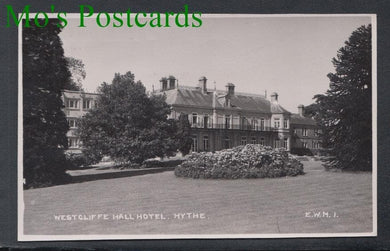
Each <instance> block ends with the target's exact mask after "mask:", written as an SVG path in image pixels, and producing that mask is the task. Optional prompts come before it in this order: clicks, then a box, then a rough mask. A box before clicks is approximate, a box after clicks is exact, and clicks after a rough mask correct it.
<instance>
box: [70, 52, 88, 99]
mask: <svg viewBox="0 0 390 251" xmlns="http://www.w3.org/2000/svg"><path fill="white" fill-rule="evenodd" d="M66 62H67V65H68V69H69V71H70V73H71V81H70V89H69V90H74V91H81V90H83V80H84V79H85V77H86V76H87V73H86V72H85V66H84V63H83V61H82V60H81V59H77V58H74V57H66Z"/></svg>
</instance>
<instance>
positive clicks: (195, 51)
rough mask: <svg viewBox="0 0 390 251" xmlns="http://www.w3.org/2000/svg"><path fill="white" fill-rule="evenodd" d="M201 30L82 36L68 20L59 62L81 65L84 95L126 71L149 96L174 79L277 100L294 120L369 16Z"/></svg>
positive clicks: (227, 21)
mask: <svg viewBox="0 0 390 251" xmlns="http://www.w3.org/2000/svg"><path fill="white" fill-rule="evenodd" d="M202 20H203V25H202V26H201V27H200V28H178V27H173V26H172V27H171V28H147V27H146V26H145V27H144V28H137V27H133V28H127V27H121V28H100V27H98V26H97V25H96V23H95V21H94V20H93V19H90V20H89V21H88V22H87V23H86V25H87V27H86V28H80V27H77V25H78V19H73V20H69V19H68V21H69V24H68V25H67V27H65V28H64V29H63V32H62V33H61V34H60V36H61V38H62V40H63V45H64V50H65V55H66V56H71V57H75V58H78V59H81V60H82V61H83V62H84V64H85V70H86V72H87V77H86V79H85V80H84V83H83V87H84V88H85V89H86V90H87V91H90V92H94V91H96V88H97V87H98V86H99V85H100V84H101V83H102V82H103V81H105V82H111V80H112V79H113V76H114V73H116V72H119V73H122V74H123V73H125V72H127V71H131V72H133V73H134V74H135V78H136V79H137V80H141V81H142V83H143V84H144V85H145V86H146V88H147V89H148V90H151V89H152V85H154V87H155V88H158V87H159V80H160V78H161V77H163V76H169V75H173V76H175V77H176V78H177V79H179V85H187V86H196V85H197V83H198V79H199V77H200V76H206V77H207V79H208V88H210V89H213V86H214V84H213V83H214V81H215V82H216V86H217V89H221V90H223V89H225V85H226V83H228V82H231V83H233V84H235V86H236V91H237V92H249V93H258V94H264V91H265V90H267V92H268V95H269V94H270V93H271V92H277V93H278V94H279V102H280V104H281V105H282V106H284V107H285V108H286V109H287V110H289V111H291V112H294V113H295V112H297V106H298V105H299V104H304V105H309V104H311V103H312V102H313V100H312V98H313V96H314V95H315V94H317V93H323V92H325V91H326V90H327V89H328V86H329V81H328V78H327V77H326V75H327V74H328V73H329V72H333V71H334V68H333V65H332V64H331V59H332V57H335V56H336V53H337V50H338V49H339V48H340V47H342V46H343V45H344V42H345V41H346V40H347V39H348V37H349V36H350V35H351V33H352V31H354V30H355V29H356V28H358V27H359V26H361V25H367V24H369V23H371V18H370V17H369V16H343V17H340V16H338V17H334V16H333V17H330V16H322V17H320V16H316V17H313V16H305V17H281V16H278V17H270V16H266V17H264V16H256V17H254V16H250V17H248V16H243V15H241V16H240V17H237V16H236V17H233V18H232V17H229V16H226V17H222V18H221V17H218V18H217V17H202Z"/></svg>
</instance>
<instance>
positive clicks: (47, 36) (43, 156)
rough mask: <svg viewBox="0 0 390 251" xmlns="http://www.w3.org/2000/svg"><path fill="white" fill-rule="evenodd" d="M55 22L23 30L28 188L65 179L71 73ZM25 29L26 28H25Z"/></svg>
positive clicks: (25, 155) (25, 154)
mask: <svg viewBox="0 0 390 251" xmlns="http://www.w3.org/2000/svg"><path fill="white" fill-rule="evenodd" d="M56 23H57V22H56V21H55V20H50V21H49V23H48V24H47V26H46V27H45V28H39V27H36V26H31V27H30V28H23V154H24V158H23V160H24V161H23V167H24V168H23V175H24V178H25V181H26V187H37V186H45V185H50V184H55V183H60V182H62V181H63V180H64V179H65V178H66V175H65V166H64V163H65V155H64V150H65V149H66V148H67V145H68V141H67V138H66V132H67V131H68V124H67V121H66V117H65V114H64V112H63V111H62V108H63V102H62V100H61V90H63V89H65V88H68V87H69V84H70V73H69V71H68V68H67V66H66V60H65V57H64V51H63V48H62V42H61V39H60V37H59V36H58V34H59V33H60V32H61V28H58V27H57V25H56ZM23 27H24V26H23Z"/></svg>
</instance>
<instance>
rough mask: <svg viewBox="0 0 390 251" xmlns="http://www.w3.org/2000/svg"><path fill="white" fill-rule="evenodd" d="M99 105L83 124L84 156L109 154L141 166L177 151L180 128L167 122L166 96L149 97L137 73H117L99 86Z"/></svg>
mask: <svg viewBox="0 0 390 251" xmlns="http://www.w3.org/2000/svg"><path fill="white" fill-rule="evenodd" d="M99 93H100V94H101V95H100V96H99V98H98V100H97V103H98V106H97V108H95V109H92V110H91V111H90V112H89V113H88V114H86V115H85V116H84V117H83V118H82V120H81V124H80V137H81V140H82V142H83V148H84V150H83V151H84V153H85V154H86V155H87V156H88V157H90V158H94V159H95V160H98V159H100V158H101V157H103V156H105V155H108V156H110V157H111V158H113V159H114V160H115V161H117V162H132V163H137V164H139V163H142V162H143V161H144V160H146V159H148V158H152V157H164V156H172V155H173V154H174V153H176V151H177V148H178V147H177V142H178V140H177V137H176V135H177V130H178V129H177V125H176V122H175V121H173V120H168V119H167V116H168V114H169V113H170V107H169V106H168V105H167V103H166V102H165V96H161V95H160V96H151V97H148V96H147V95H146V91H145V87H144V86H143V85H142V83H141V82H140V81H135V79H134V74H132V73H131V72H127V73H126V74H124V75H120V74H119V73H117V74H115V76H114V79H113V80H112V83H111V84H108V83H103V84H102V85H101V86H100V87H99Z"/></svg>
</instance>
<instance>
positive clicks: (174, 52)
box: [18, 6, 377, 241]
mask: <svg viewBox="0 0 390 251" xmlns="http://www.w3.org/2000/svg"><path fill="white" fill-rule="evenodd" d="M86 8H87V7H86ZM86 11H87V9H86ZM189 12H191V10H188V6H187V7H183V13H181V14H180V15H177V13H176V15H174V14H171V15H169V13H141V15H139V13H138V14H137V13H99V14H97V13H95V14H94V15H85V18H80V15H76V14H74V15H72V14H68V15H67V16H66V17H67V18H66V20H65V21H66V23H65V21H64V19H65V18H64V16H61V15H59V16H57V15H54V16H50V19H41V20H40V21H39V20H38V21H37V20H35V21H34V20H33V19H31V20H30V22H31V23H30V25H31V27H23V25H20V27H19V109H18V111H19V116H18V118H19V121H18V129H19V136H18V156H19V157H18V178H19V179H18V181H19V183H18V240H19V241H41V240H44V241H45V240H102V239H190V238H191V239H200V238H206V239H212V238H295V237H358V236H360V237H363V236H376V235H377V212H376V208H377V206H376V205H377V197H376V189H377V188H376V186H377V177H376V174H377V166H376V15H373V14H348V15H341V14H340V15H338V14H337V15H334V14H332V15H330V14H329V15H327V14H316V15H312V14H299V15H298V14H285V15H260V14H259V15H257V14H256V15H254V14H251V15H249V14H248V15H246V14H205V13H203V14H200V13H193V14H191V13H189ZM61 18H62V19H61ZM24 22H28V20H24ZM40 26H44V27H41V28H40Z"/></svg>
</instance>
